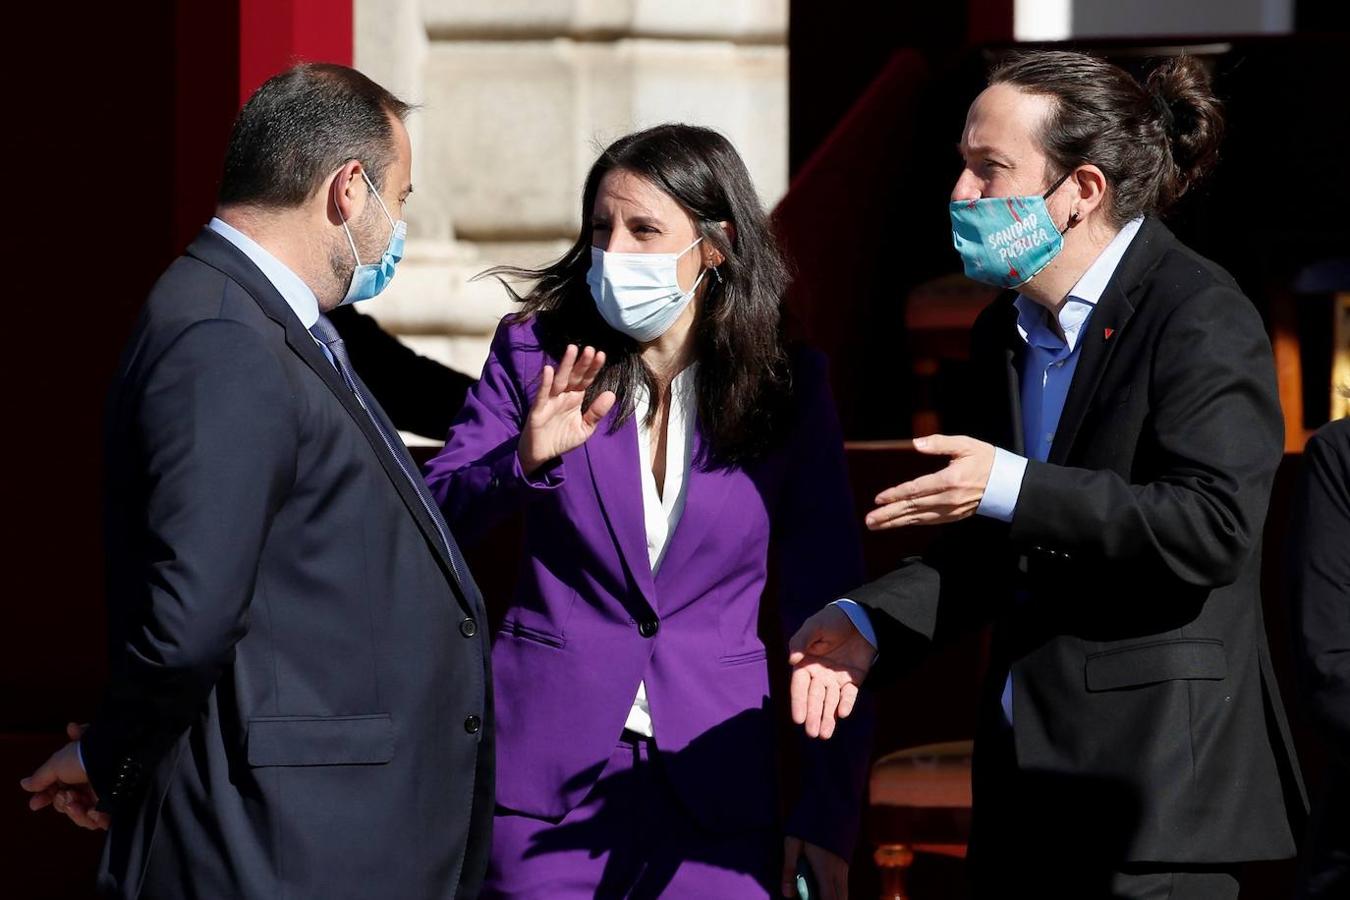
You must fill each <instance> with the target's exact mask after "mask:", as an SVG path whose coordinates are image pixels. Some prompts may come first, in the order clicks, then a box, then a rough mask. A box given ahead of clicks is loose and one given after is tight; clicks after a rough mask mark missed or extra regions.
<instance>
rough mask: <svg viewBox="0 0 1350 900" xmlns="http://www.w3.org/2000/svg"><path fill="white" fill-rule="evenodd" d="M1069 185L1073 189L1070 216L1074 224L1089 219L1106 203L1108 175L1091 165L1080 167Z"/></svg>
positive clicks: (1070, 178) (1072, 176)
mask: <svg viewBox="0 0 1350 900" xmlns="http://www.w3.org/2000/svg"><path fill="white" fill-rule="evenodd" d="M1069 184H1070V185H1072V189H1073V192H1072V194H1071V196H1070V201H1069V216H1070V218H1071V219H1072V220H1073V222H1074V224H1077V223H1078V222H1082V221H1084V220H1085V219H1087V218H1088V217H1089V216H1091V215H1092V213H1094V212H1095V211H1096V210H1097V209H1099V208H1101V207H1102V205H1103V204H1104V203H1105V202H1106V174H1105V173H1104V172H1102V170H1101V169H1099V168H1097V167H1096V166H1094V165H1092V164H1090V163H1089V164H1087V165H1082V166H1079V167H1078V168H1077V169H1076V170H1075V171H1074V173H1073V174H1072V175H1071V176H1069ZM1075 213H1076V214H1077V215H1076V216H1075Z"/></svg>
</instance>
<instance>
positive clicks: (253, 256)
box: [206, 218, 333, 363]
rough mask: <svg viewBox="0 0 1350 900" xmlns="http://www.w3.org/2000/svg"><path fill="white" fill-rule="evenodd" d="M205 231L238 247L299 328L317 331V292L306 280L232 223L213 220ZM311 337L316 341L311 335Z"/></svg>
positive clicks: (327, 352)
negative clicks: (297, 320)
mask: <svg viewBox="0 0 1350 900" xmlns="http://www.w3.org/2000/svg"><path fill="white" fill-rule="evenodd" d="M206 227H207V228H210V229H211V230H212V231H214V232H215V233H216V234H218V235H220V236H221V237H223V238H224V239H225V240H227V241H229V242H230V243H231V244H234V245H235V246H236V247H238V248H239V251H240V252H241V253H243V254H244V255H245V256H247V257H248V258H249V259H250V260H251V261H252V262H253V264H254V265H255V266H257V267H258V268H259V269H261V270H262V273H263V275H264V276H266V277H267V280H268V281H270V282H271V283H272V287H274V288H276V289H277V293H278V294H280V295H281V298H282V299H283V300H285V301H286V305H287V306H289V307H290V308H291V311H292V312H294V313H295V317H296V318H297V319H299V320H300V324H301V325H303V326H305V330H306V331H309V330H310V329H311V328H313V327H314V323H315V322H317V321H319V299H318V298H317V297H315V296H314V291H313V290H311V289H310V286H309V285H307V284H305V282H304V279H302V278H301V277H300V276H299V275H297V274H295V272H293V271H291V269H290V267H289V266H287V265H286V264H285V263H284V262H282V261H281V260H279V259H277V258H276V257H275V256H273V255H272V254H270V253H268V252H267V251H266V250H264V249H263V247H262V245H261V244H259V243H258V242H257V241H255V240H253V238H251V237H249V236H248V235H246V234H244V233H243V232H242V231H240V230H239V229H238V228H235V227H234V226H232V225H230V223H229V222H226V221H224V220H222V219H219V218H213V219H212V220H211V221H210V222H208V223H207V225H206ZM310 336H311V337H313V335H312V334H311V335H310ZM314 343H316V344H318V345H319V349H320V350H322V351H323V355H324V356H326V357H327V358H328V361H329V362H330V363H331V362H333V354H332V352H331V351H330V350H329V349H328V348H327V347H326V346H324V343H323V341H321V340H319V339H318V338H314Z"/></svg>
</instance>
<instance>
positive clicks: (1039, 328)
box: [975, 216, 1144, 522]
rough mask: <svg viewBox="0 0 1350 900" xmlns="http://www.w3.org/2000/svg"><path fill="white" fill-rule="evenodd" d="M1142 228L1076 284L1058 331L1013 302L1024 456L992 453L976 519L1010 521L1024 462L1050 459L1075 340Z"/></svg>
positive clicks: (1129, 226)
mask: <svg viewBox="0 0 1350 900" xmlns="http://www.w3.org/2000/svg"><path fill="white" fill-rule="evenodd" d="M1143 223H1144V219H1143V217H1142V216H1141V217H1140V218H1137V219H1132V220H1130V221H1129V222H1127V223H1126V224H1125V227H1123V228H1121V229H1120V231H1119V232H1118V233H1117V234H1116V236H1115V237H1114V238H1112V239H1111V243H1109V244H1107V245H1106V249H1104V250H1102V252H1101V253H1100V254H1099V255H1098V256H1097V258H1096V259H1095V260H1094V261H1093V263H1092V265H1091V266H1089V267H1088V270H1087V271H1086V272H1084V273H1083V277H1081V278H1079V279H1078V283H1077V284H1075V285H1074V286H1073V289H1072V290H1070V291H1069V296H1068V297H1067V298H1066V299H1065V301H1064V305H1063V306H1061V307H1060V309H1059V330H1056V329H1055V327H1054V326H1053V325H1052V324H1051V323H1050V319H1049V316H1050V313H1049V311H1048V310H1046V309H1045V307H1043V306H1041V305H1040V304H1039V303H1036V302H1035V301H1033V300H1030V299H1028V298H1026V297H1023V296H1022V295H1021V294H1019V295H1018V296H1017V299H1016V300H1014V301H1013V305H1014V306H1015V307H1016V308H1017V333H1018V334H1019V335H1021V337H1022V340H1023V341H1025V342H1026V345H1027V352H1026V354H1025V355H1024V357H1023V360H1022V369H1021V371H1020V372H1018V376H1019V380H1020V382H1021V398H1022V439H1023V440H1024V441H1025V443H1026V450H1027V455H1026V456H1018V455H1017V454H1016V453H1011V452H1009V451H1007V450H1004V449H1003V448H1002V447H998V448H995V450H994V467H993V469H991V470H990V472H989V484H988V485H987V486H986V487H985V489H984V497H983V498H981V500H980V505H979V508H977V509H976V510H975V514H976V515H978V516H988V517H989V518H992V519H998V520H999V521H1002V522H1011V521H1012V519H1013V513H1014V512H1015V511H1016V510H1017V497H1018V495H1019V494H1021V492H1022V476H1023V475H1025V474H1026V470H1027V459H1028V458H1030V459H1035V460H1039V461H1040V462H1045V460H1046V459H1048V458H1049V456H1050V447H1051V445H1052V444H1053V443H1054V441H1055V432H1056V430H1058V428H1059V417H1060V414H1061V413H1063V412H1064V400H1065V398H1066V397H1068V396H1069V385H1070V384H1072V383H1073V373H1074V372H1075V371H1076V370H1077V368H1078V358H1079V356H1080V354H1079V352H1078V348H1079V346H1080V343H1079V340H1078V338H1079V336H1080V335H1081V334H1082V333H1083V328H1084V326H1085V325H1087V322H1088V320H1089V319H1090V318H1091V317H1092V311H1093V310H1094V309H1096V308H1097V303H1098V302H1099V301H1100V300H1101V298H1102V292H1103V291H1105V290H1106V285H1107V284H1108V283H1110V281H1111V276H1112V275H1114V274H1115V273H1116V267H1117V266H1119V265H1120V260H1121V258H1122V257H1124V256H1125V251H1126V250H1128V249H1129V247H1130V243H1131V242H1132V241H1133V240H1134V236H1135V235H1136V234H1137V233H1138V232H1139V226H1140V225H1142V224H1143ZM1060 331H1062V332H1063V337H1061V336H1060V333H1059V332H1060Z"/></svg>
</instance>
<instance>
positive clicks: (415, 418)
mask: <svg viewBox="0 0 1350 900" xmlns="http://www.w3.org/2000/svg"><path fill="white" fill-rule="evenodd" d="M328 318H329V319H331V320H332V322H333V324H334V325H335V326H336V327H337V330H338V333H339V334H340V335H342V340H343V341H344V342H345V343H346V345H347V353H348V354H349V355H350V356H351V359H352V367H353V368H354V369H356V371H357V374H359V375H360V376H361V380H362V381H364V382H365V383H366V387H368V388H370V392H371V393H372V394H374V395H375V399H376V400H377V401H379V404H380V406H382V407H384V411H385V412H386V413H387V414H388V415H389V418H390V419H391V420H392V421H393V423H394V427H395V428H397V429H399V430H400V431H410V432H412V433H413V434H420V435H422V436H423V437H427V438H431V439H433V440H437V441H443V440H445V436H446V434H447V433H448V432H449V431H450V423H451V421H453V420H454V418H455V415H456V414H457V413H458V412H459V409H460V407H461V406H463V405H464V395H465V394H466V393H467V392H468V390H469V388H470V387H472V386H473V383H474V381H475V380H476V379H474V378H472V377H470V376H468V375H464V374H462V373H460V372H456V371H455V370H454V369H451V368H449V367H447V366H443V365H441V364H440V363H438V362H436V361H435V360H434V359H428V358H426V357H425V356H420V355H418V354H417V353H415V352H413V351H412V350H411V349H409V348H408V347H407V346H405V345H404V344H402V343H401V342H400V341H399V339H398V338H396V337H394V336H393V335H392V334H390V333H389V332H387V331H385V330H384V329H382V328H381V327H380V323H379V322H377V321H375V319H374V318H372V317H370V316H366V315H362V314H361V313H359V312H357V311H356V309H355V308H354V307H351V306H343V307H339V308H337V309H335V310H333V311H332V312H331V313H329V314H328Z"/></svg>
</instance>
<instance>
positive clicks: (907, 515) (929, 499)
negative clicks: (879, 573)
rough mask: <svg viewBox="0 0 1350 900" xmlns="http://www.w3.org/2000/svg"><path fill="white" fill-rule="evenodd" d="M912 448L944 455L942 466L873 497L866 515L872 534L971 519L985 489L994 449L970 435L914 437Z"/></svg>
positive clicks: (930, 454)
mask: <svg viewBox="0 0 1350 900" xmlns="http://www.w3.org/2000/svg"><path fill="white" fill-rule="evenodd" d="M914 449H915V450H917V451H919V452H920V453H923V454H926V455H928V456H945V457H947V458H948V459H949V462H948V463H947V466H946V468H944V469H942V470H941V471H939V472H934V473H932V474H931V475H923V476H921V477H919V478H915V479H912V480H910V481H906V482H904V483H903V484H897V485H896V486H895V487H892V488H887V489H886V490H884V491H882V492H881V493H880V494H877V497H876V503H877V508H876V509H874V510H872V511H871V512H870V513H868V514H867V518H866V520H865V521H866V523H867V527H868V529H870V530H872V531H883V530H886V529H889V528H900V527H903V526H905V525H944V524H947V523H949V522H959V521H960V520H961V519H964V518H966V517H967V516H971V515H974V513H975V511H976V510H977V509H979V508H980V501H981V500H983V499H984V492H985V490H986V489H987V488H988V487H989V474H990V472H992V471H993V468H994V446H993V445H992V444H986V443H985V442H984V441H977V440H976V439H975V438H972V437H965V436H964V435H959V436H948V435H945V434H930V435H929V436H928V437H921V438H915V439H914Z"/></svg>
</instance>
